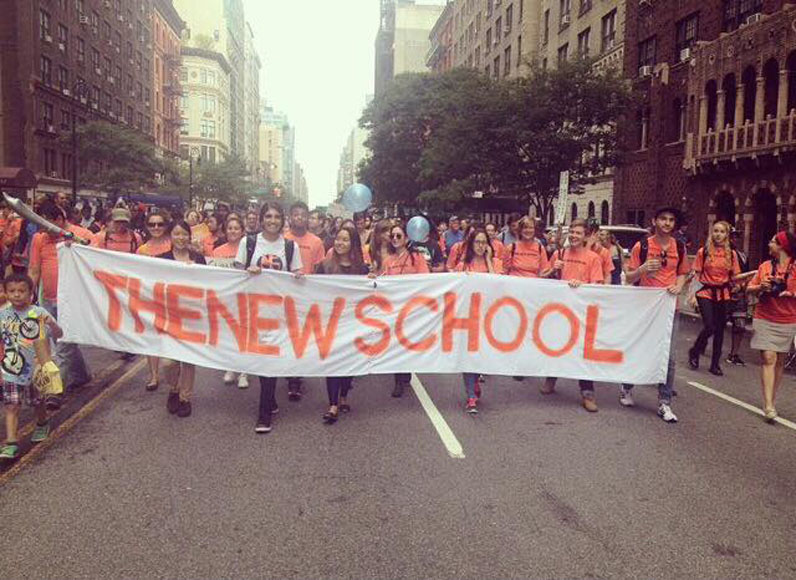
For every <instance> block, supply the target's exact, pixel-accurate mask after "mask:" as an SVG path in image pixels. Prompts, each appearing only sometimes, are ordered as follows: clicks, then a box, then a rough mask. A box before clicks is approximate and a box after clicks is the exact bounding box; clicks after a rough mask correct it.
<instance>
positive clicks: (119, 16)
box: [116, 14, 124, 22]
mask: <svg viewBox="0 0 796 580" xmlns="http://www.w3.org/2000/svg"><path fill="white" fill-rule="evenodd" d="M116 19H117V20H118V21H119V22H124V14H118V15H117V16H116Z"/></svg>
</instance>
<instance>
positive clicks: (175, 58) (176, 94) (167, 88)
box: [152, 0, 185, 155]
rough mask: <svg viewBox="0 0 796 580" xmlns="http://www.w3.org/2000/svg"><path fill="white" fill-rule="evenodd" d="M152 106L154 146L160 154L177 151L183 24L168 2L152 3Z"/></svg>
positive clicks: (160, 0) (156, 0)
mask: <svg viewBox="0 0 796 580" xmlns="http://www.w3.org/2000/svg"><path fill="white" fill-rule="evenodd" d="M154 8H155V10H154V13H153V17H152V20H153V22H154V26H153V31H154V42H153V43H152V44H153V46H154V49H155V53H154V60H153V65H154V66H153V67H152V70H153V79H152V82H153V87H154V90H153V94H154V95H155V102H154V106H153V111H152V112H153V115H154V124H153V126H152V129H153V135H154V137H155V144H156V145H157V146H158V147H159V148H160V150H161V151H164V152H166V153H170V154H172V155H178V154H179V152H180V124H181V123H182V118H181V116H180V96H181V94H182V89H181V88H180V63H181V58H180V36H181V34H182V29H183V27H184V26H185V23H184V22H183V21H182V19H181V18H180V15H179V14H177V11H176V10H175V9H174V6H173V5H172V3H171V1H170V0H154Z"/></svg>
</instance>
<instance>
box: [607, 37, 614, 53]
mask: <svg viewBox="0 0 796 580" xmlns="http://www.w3.org/2000/svg"><path fill="white" fill-rule="evenodd" d="M615 46H616V40H615V39H613V38H611V39H610V40H609V41H608V42H606V43H605V50H613V48H614V47H615Z"/></svg>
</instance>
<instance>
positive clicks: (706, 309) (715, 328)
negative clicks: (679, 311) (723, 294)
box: [694, 298, 729, 366]
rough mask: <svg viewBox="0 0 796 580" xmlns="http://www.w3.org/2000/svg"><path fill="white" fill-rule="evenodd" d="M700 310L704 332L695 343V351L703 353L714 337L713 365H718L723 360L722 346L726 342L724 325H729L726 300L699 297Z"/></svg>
mask: <svg viewBox="0 0 796 580" xmlns="http://www.w3.org/2000/svg"><path fill="white" fill-rule="evenodd" d="M697 302H698V303H699V312H700V314H701V315H702V326H703V328H702V332H700V333H699V336H698V337H697V339H696V342H695V343H694V352H695V353H697V354H699V355H702V354H704V352H705V348H706V347H707V345H708V339H709V338H710V337H711V336H712V337H713V352H712V357H711V366H718V364H719V361H720V360H721V347H722V345H723V344H724V327H725V326H726V325H727V305H728V304H729V302H727V301H726V300H717V301H715V302H714V301H713V300H710V299H708V298H697Z"/></svg>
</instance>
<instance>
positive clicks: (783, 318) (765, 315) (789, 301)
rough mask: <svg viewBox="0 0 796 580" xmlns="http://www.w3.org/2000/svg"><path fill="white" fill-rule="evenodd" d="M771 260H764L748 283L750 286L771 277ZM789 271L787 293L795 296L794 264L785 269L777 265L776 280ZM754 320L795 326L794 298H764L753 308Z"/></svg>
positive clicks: (795, 303) (795, 304)
mask: <svg viewBox="0 0 796 580" xmlns="http://www.w3.org/2000/svg"><path fill="white" fill-rule="evenodd" d="M771 271H772V269H771V260H766V261H765V262H763V263H762V264H760V267H759V268H758V269H757V273H756V274H755V275H754V278H752V281H751V282H750V283H749V284H750V285H751V286H758V285H760V283H761V282H762V281H763V280H764V279H765V278H766V277H768V276H771ZM788 271H790V275H789V276H788V287H787V290H788V292H793V293H794V294H796V264H794V263H793V261H792V260H791V262H790V263H789V264H788V266H787V267H786V268H782V267H781V266H780V265H779V264H777V276H776V277H777V278H784V277H785V273H786V272H788ZM755 318H759V319H761V320H768V321H769V322H776V323H778V324H796V298H790V297H785V298H779V297H769V298H764V299H763V300H761V301H760V302H758V303H757V306H756V307H755Z"/></svg>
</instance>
